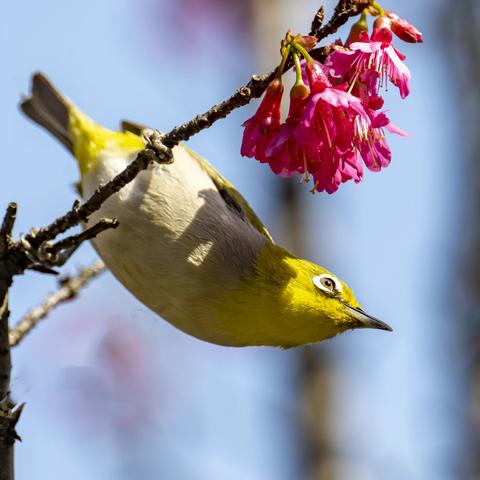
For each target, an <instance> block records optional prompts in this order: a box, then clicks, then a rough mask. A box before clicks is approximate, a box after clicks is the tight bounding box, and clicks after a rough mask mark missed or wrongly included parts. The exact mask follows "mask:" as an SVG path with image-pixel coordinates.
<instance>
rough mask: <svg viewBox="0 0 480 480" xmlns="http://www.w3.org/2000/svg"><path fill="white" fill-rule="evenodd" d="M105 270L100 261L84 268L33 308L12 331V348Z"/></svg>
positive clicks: (10, 335)
mask: <svg viewBox="0 0 480 480" xmlns="http://www.w3.org/2000/svg"><path fill="white" fill-rule="evenodd" d="M104 270H105V265H104V264H103V262H102V261H100V260H98V261H96V262H95V263H93V264H92V265H90V266H88V267H85V268H83V269H82V270H81V271H80V273H79V274H78V275H76V276H75V277H71V278H69V279H67V280H66V281H64V282H63V283H62V286H61V287H60V288H59V289H58V290H57V291H56V292H54V293H52V294H51V295H49V296H48V297H47V298H46V299H45V300H44V301H43V302H42V303H41V304H40V305H38V306H37V307H35V308H32V310H30V311H29V312H28V313H27V314H26V315H25V316H24V317H23V318H22V319H21V320H20V321H19V322H18V323H17V325H15V327H13V328H11V329H10V333H9V341H10V346H11V347H15V346H16V345H18V344H19V343H20V342H21V341H22V340H23V339H24V337H25V335H27V334H28V333H29V332H30V331H31V330H32V329H33V328H34V327H35V326H36V325H37V324H38V323H39V322H40V320H42V319H43V318H45V317H46V316H47V315H48V314H49V313H50V312H51V311H52V310H53V309H54V308H55V307H57V306H58V305H60V304H62V303H65V302H68V301H69V300H72V299H74V298H75V297H76V296H77V295H78V293H79V292H80V289H81V288H82V287H84V286H85V285H86V284H87V283H88V282H89V281H91V280H92V279H93V278H95V277H96V276H97V275H99V274H100V273H102V272H103V271H104Z"/></svg>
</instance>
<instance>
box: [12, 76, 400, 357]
mask: <svg viewBox="0 0 480 480" xmlns="http://www.w3.org/2000/svg"><path fill="white" fill-rule="evenodd" d="M31 90H32V91H31V95H30V96H29V97H27V98H25V99H24V100H23V102H22V104H21V108H22V110H23V112H24V113H25V114H26V115H27V116H28V117H30V118H31V119H32V120H34V121H35V122H37V123H38V124H40V125H41V126H43V127H44V128H46V129H47V130H48V131H49V132H50V133H52V134H53V135H54V136H55V137H56V138H57V139H58V140H59V141H60V142H61V143H62V144H63V145H64V146H65V147H66V148H67V149H68V150H69V151H70V152H71V153H72V154H73V155H74V156H75V157H76V159H77V161H78V165H79V168H80V174H81V181H80V189H81V194H82V196H83V197H84V198H85V199H87V198H89V197H90V196H91V195H92V194H93V192H94V191H95V189H96V188H97V187H98V186H99V185H100V184H102V183H105V182H108V181H109V180H111V179H112V178H113V177H114V176H115V175H116V174H118V173H120V172H121V171H122V170H123V169H125V167H126V166H127V165H128V164H129V163H130V162H131V161H132V160H133V159H134V158H135V156H136V154H137V153H138V152H139V151H140V150H141V149H142V148H144V144H143V141H142V139H141V137H140V133H141V128H142V127H139V126H135V125H134V124H131V123H129V122H124V123H123V127H124V131H123V132H113V131H110V130H107V129H106V128H103V127H102V126H100V125H97V124H96V123H94V122H93V121H92V120H90V119H89V118H88V117H87V116H85V115H84V114H83V113H81V112H80V111H79V110H78V109H77V108H76V107H75V106H74V105H73V103H72V102H70V101H69V100H68V99H66V98H65V97H63V96H62V95H61V94H60V93H59V92H58V91H57V90H56V89H55V88H54V87H53V85H52V84H51V83H50V81H49V80H48V79H47V78H46V76H45V75H43V74H41V73H36V74H35V75H33V78H32V86H31ZM173 154H174V161H173V163H171V164H169V165H161V164H153V165H151V166H150V167H149V168H148V169H147V170H145V171H143V172H141V173H140V174H139V175H138V176H137V177H136V179H135V180H134V181H132V182H131V183H129V184H128V185H127V186H125V187H124V188H123V189H122V190H121V191H120V192H118V193H117V194H115V195H113V196H112V197H110V198H109V199H108V200H107V201H106V202H105V203H104V204H103V205H102V208H101V209H100V211H98V212H96V213H95V214H93V215H92V217H91V218H90V220H89V225H91V224H92V223H94V222H96V221H98V220H99V219H100V218H101V217H116V218H117V219H118V221H119V223H120V225H119V228H117V229H116V230H108V231H105V232H103V233H101V234H100V235H99V236H98V237H97V238H96V239H95V240H93V244H94V246H95V248H96V250H97V252H98V254H99V255H100V257H101V258H102V259H103V261H104V262H105V265H106V266H107V268H108V269H109V270H110V271H111V272H112V273H113V275H114V276H115V277H116V278H117V279H118V280H119V281H120V282H121V283H122V284H123V285H124V286H125V287H126V288H127V289H128V290H129V291H130V292H131V293H132V294H133V295H134V296H135V297H137V299H138V300H140V302H142V303H143V304H144V305H146V306H147V307H148V308H150V309H151V310H153V311H154V312H156V313H157V314H159V315H160V316H162V317H163V318H164V319H165V320H167V321H168V322H170V323H171V324H173V325H175V326H176V327H177V328H179V329H180V330H183V331H184V332H186V333H188V334H190V335H193V336H194V337H197V338H200V339H202V340H205V341H207V342H211V343H216V344H219V345H230V346H247V345H272V346H281V347H284V348H287V347H293V346H297V345H303V344H309V343H314V342H318V341H320V340H324V339H326V338H329V337H332V336H334V335H337V334H338V333H341V332H343V331H345V330H349V329H354V328H365V327H367V328H378V329H382V330H391V328H390V327H389V326H388V325H387V324H385V323H383V322H381V321H380V320H377V319H375V318H373V317H371V316H369V315H367V314H366V313H365V312H364V311H363V310H362V309H361V307H360V305H359V303H358V302H357V300H356V299H355V297H354V295H353V292H352V291H351V290H350V288H349V287H348V286H347V285H346V284H345V283H344V282H343V281H341V280H340V279H338V278H337V277H336V276H335V275H333V274H332V273H330V272H328V271H327V270H325V269H324V268H322V267H320V266H318V265H315V264H313V263H311V262H309V261H307V260H304V259H301V258H297V257H295V256H294V255H292V254H291V253H290V252H288V251H287V250H285V249H284V248H282V247H280V246H278V245H276V244H275V243H274V241H273V240H272V238H271V237H270V235H269V233H268V231H267V230H266V229H265V227H264V226H263V224H262V223H261V221H260V220H259V219H258V217H257V216H256V215H255V213H254V211H253V210H252V209H251V207H250V206H249V204H248V203H247V202H246V200H245V199H244V198H243V197H242V196H241V195H240V193H239V192H238V191H237V190H235V188H234V187H233V186H232V185H231V184H230V183H229V182H228V181H227V180H225V179H224V178H223V177H222V176H221V175H220V174H219V173H218V172H217V171H216V170H215V169H214V168H213V167H212V166H211V165H210V164H209V163H208V162H207V161H206V160H204V159H203V158H202V157H200V156H199V155H197V154H196V153H194V152H193V151H192V150H190V149H189V148H188V147H186V146H185V145H179V146H177V147H175V148H174V149H173Z"/></svg>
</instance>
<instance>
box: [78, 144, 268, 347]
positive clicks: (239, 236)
mask: <svg viewBox="0 0 480 480" xmlns="http://www.w3.org/2000/svg"><path fill="white" fill-rule="evenodd" d="M134 156H135V153H133V154H131V155H128V156H125V155H122V154H121V153H120V152H115V150H111V151H108V152H103V153H102V156H101V158H100V161H98V162H96V164H95V166H94V167H93V169H92V170H91V171H89V172H87V173H86V174H85V175H84V176H83V179H82V191H83V194H84V197H85V198H89V197H90V196H91V195H92V194H93V192H94V191H95V189H96V188H97V187H98V186H99V185H100V184H101V183H105V182H107V181H109V180H111V179H112V178H113V177H114V176H115V175H117V174H118V173H120V172H121V171H122V170H123V169H124V168H125V167H126V166H127V164H128V163H129V162H131V161H132V160H133V158H134ZM101 217H116V218H117V219H118V221H119V224H120V225H119V228H117V229H116V230H111V231H106V232H104V233H102V234H100V235H99V236H98V237H97V238H96V239H95V240H94V245H95V248H96V249H97V251H98V253H99V255H100V256H101V257H102V259H103V260H104V261H105V264H106V265H107V267H108V268H109V270H110V271H111V272H112V273H113V274H114V275H115V276H116V277H117V279H118V280H119V281H120V282H121V283H123V285H124V286H125V287H127V288H128V289H129V290H130V292H132V293H133V294H134V295H135V296H136V297H137V298H138V299H139V300H140V301H141V302H142V303H144V304H145V305H147V306H148V307H149V308H151V309H152V310H154V311H155V312H157V313H158V314H160V315H161V316H162V317H164V318H165V319H166V320H168V321H170V322H171V323H173V324H174V325H176V326H177V327H179V328H181V329H182V330H184V331H187V332H188V333H190V334H191V335H194V336H197V337H199V338H203V339H205V340H208V341H214V342H216V343H222V340H223V339H222V338H216V337H221V335H222V333H221V332H220V331H219V329H217V328H216V326H215V316H214V314H213V312H214V311H215V310H216V308H217V307H218V303H219V302H221V301H222V298H223V296H224V295H225V292H227V291H228V290H229V289H235V288H236V286H237V285H238V284H239V283H240V282H242V280H243V279H244V278H245V277H247V276H248V275H249V273H251V271H252V268H253V265H254V263H255V259H256V258H257V255H258V252H259V251H260V250H261V249H262V248H263V247H264V245H265V243H266V241H267V240H266V238H265V237H264V236H263V235H262V234H261V233H260V232H258V231H257V230H256V229H255V228H253V227H252V226H251V225H250V223H249V222H248V221H246V220H245V219H244V218H241V216H240V215H238V212H235V210H234V209H232V208H231V207H230V206H229V205H227V204H226V203H225V201H224V199H223V198H222V196H221V195H220V194H219V192H218V190H217V188H216V186H215V184H214V183H213V181H212V179H211V178H210V176H209V175H208V173H207V172H206V171H205V170H204V169H203V168H202V166H201V164H200V163H199V162H198V161H197V160H196V159H194V158H193V157H192V156H191V155H190V154H189V153H188V151H187V150H186V149H184V148H183V147H181V146H179V147H176V148H175V149H174V162H173V163H172V164H170V165H159V164H154V165H151V166H150V167H149V168H148V169H147V170H145V171H143V172H141V173H140V174H139V175H138V176H137V177H136V179H135V180H134V181H132V182H131V183H129V184H128V185H126V186H125V187H124V188H123V189H122V190H120V192H118V193H117V194H115V195H113V196H112V197H110V198H109V199H108V200H107V201H106V202H105V203H104V204H103V205H102V208H101V210H100V211H99V212H96V213H95V214H94V215H92V217H91V219H90V222H89V225H91V224H92V223H93V222H95V221H98V220H99V218H101ZM223 343H225V341H223Z"/></svg>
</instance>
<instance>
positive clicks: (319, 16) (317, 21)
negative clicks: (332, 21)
mask: <svg viewBox="0 0 480 480" xmlns="http://www.w3.org/2000/svg"><path fill="white" fill-rule="evenodd" d="M324 18H325V10H324V9H323V5H322V6H321V7H320V8H319V9H318V12H317V13H316V14H315V16H314V17H313V20H312V26H311V27H310V33H309V35H313V36H314V37H316V38H317V40H318V39H319V35H320V28H321V27H322V23H323V19H324ZM317 35H318V36H317Z"/></svg>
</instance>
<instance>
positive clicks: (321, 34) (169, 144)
mask: <svg viewBox="0 0 480 480" xmlns="http://www.w3.org/2000/svg"><path fill="white" fill-rule="evenodd" d="M365 1H366V0H341V1H340V3H339V4H338V5H337V7H336V9H335V12H334V15H333V16H332V18H331V19H330V21H329V22H328V23H327V25H325V26H324V27H321V28H320V25H321V21H322V20H323V8H320V9H319V11H318V12H317V13H316V15H315V17H314V20H313V22H312V31H311V32H310V33H311V34H314V35H315V36H316V38H317V40H318V41H321V40H323V39H324V38H325V37H327V36H328V35H330V34H331V33H334V32H335V31H336V30H337V28H339V27H340V26H341V25H343V24H344V23H345V22H346V21H347V20H348V19H349V17H350V16H352V15H356V14H357V13H358V12H359V9H360V7H359V5H360V4H362V5H363V4H364V2H365ZM363 6H364V5H363ZM363 6H362V7H361V8H363ZM290 66H291V64H290V65H287V66H286V68H290ZM276 72H277V69H275V70H273V71H272V72H270V73H268V74H265V75H253V76H252V77H251V79H250V80H249V82H248V83H247V84H245V85H244V86H242V87H240V88H239V89H238V90H237V91H236V92H235V93H234V94H233V95H232V96H231V97H230V98H228V99H227V100H225V101H223V102H221V103H219V104H217V105H214V106H213V107H212V108H210V109H209V110H207V111H206V112H205V113H202V114H200V115H197V116H196V117H195V118H193V119H192V120H189V121H188V122H185V123H183V124H182V125H179V126H177V127H175V128H173V129H172V130H171V131H170V132H169V133H167V134H164V135H163V134H160V133H159V132H153V133H152V134H151V135H150V137H149V138H147V139H146V140H147V145H146V148H145V149H144V150H142V151H141V152H139V153H138V155H137V157H136V158H135V160H134V161H133V162H132V163H131V164H130V165H129V166H128V167H126V169H125V170H124V171H122V172H121V173H119V174H118V175H117V176H116V177H115V178H113V179H112V180H111V181H110V182H108V183H106V184H105V185H101V186H100V187H99V188H98V189H97V190H96V191H95V193H94V194H93V196H92V197H91V198H90V199H88V200H87V201H86V202H85V203H83V204H82V205H78V204H77V205H74V207H73V208H72V209H71V210H70V211H69V212H67V213H66V214H65V215H63V216H61V217H59V218H57V219H56V220H55V221H54V222H53V223H51V224H50V225H48V226H46V227H44V228H41V229H38V230H36V231H35V232H32V233H29V234H28V235H27V236H26V237H25V239H26V240H27V241H28V242H29V243H30V244H31V245H32V246H33V247H34V248H39V247H40V245H41V244H42V243H43V242H45V241H49V240H52V239H54V238H55V237H56V236H57V235H59V234H61V233H63V232H65V231H66V230H68V229H69V228H71V227H74V226H76V225H78V224H79V223H81V222H86V221H87V220H88V218H89V217H90V215H91V214H92V213H93V212H95V211H97V210H99V209H100V207H101V206H102V204H103V203H104V202H105V201H106V200H107V199H108V198H109V197H110V196H112V195H113V194H115V193H117V192H118V191H119V190H120V189H122V188H123V187H124V186H125V185H127V184H128V183H130V182H131V181H133V180H134V179H135V178H136V176H137V175H138V174H139V173H140V172H141V171H143V170H145V169H146V168H147V167H148V166H149V165H150V163H152V162H155V161H156V162H160V163H170V161H171V155H172V153H171V149H172V148H174V147H175V146H176V145H178V144H179V143H180V142H183V141H187V140H188V139H190V138H191V137H192V136H193V135H195V134H197V133H199V132H201V131H202V130H204V129H206V128H209V127H211V126H212V125H213V124H214V123H215V122H216V121H218V120H220V119H221V118H225V117H226V116H227V115H229V114H230V113H231V112H232V111H233V110H235V109H237V108H239V107H242V106H244V105H246V104H247V103H249V102H250V101H251V100H252V99H254V98H258V97H260V96H261V95H262V94H263V92H264V91H265V90H266V88H267V86H268V85H269V83H270V82H271V81H272V80H273V78H274V77H275V74H276Z"/></svg>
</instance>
